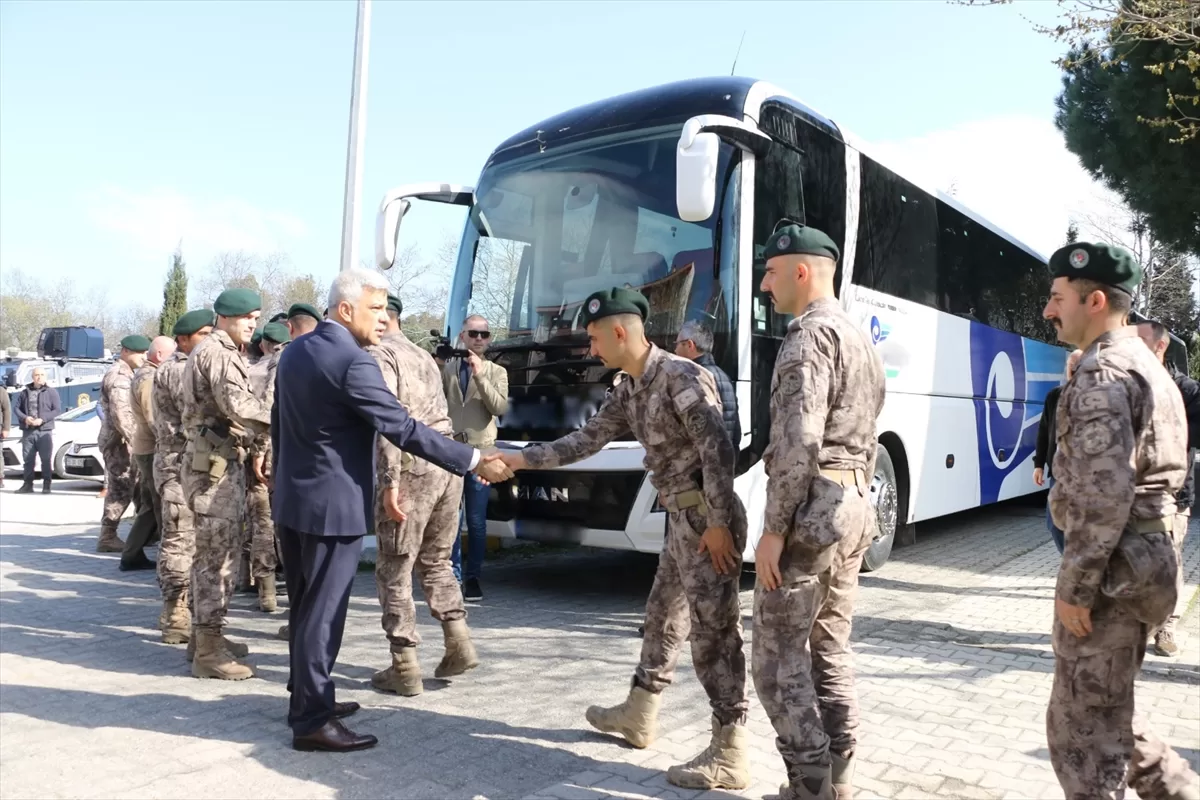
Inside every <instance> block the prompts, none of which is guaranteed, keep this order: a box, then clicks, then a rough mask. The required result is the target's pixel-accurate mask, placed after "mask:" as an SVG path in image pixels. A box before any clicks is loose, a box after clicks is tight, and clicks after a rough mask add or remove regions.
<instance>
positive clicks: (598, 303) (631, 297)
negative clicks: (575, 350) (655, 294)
mask: <svg viewBox="0 0 1200 800" xmlns="http://www.w3.org/2000/svg"><path fill="white" fill-rule="evenodd" d="M617 314H637V315H638V316H639V317H641V318H642V319H643V320H644V319H646V317H648V316H650V301H648V300H647V299H646V296H645V295H643V294H642V293H641V292H637V291H634V290H633V289H622V288H619V287H613V288H612V289H605V290H604V291H602V292H593V293H592V294H590V295H588V299H587V300H585V301H584V302H583V320H582V321H583V325H584V327H587V326H588V325H589V324H591V323H593V322H595V321H596V320H598V319H603V318H604V317H611V316H615V315H617Z"/></svg>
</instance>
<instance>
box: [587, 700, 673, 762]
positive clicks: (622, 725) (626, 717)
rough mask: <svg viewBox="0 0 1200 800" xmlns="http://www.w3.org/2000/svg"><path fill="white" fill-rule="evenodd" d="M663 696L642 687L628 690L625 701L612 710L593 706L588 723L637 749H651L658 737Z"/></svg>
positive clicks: (589, 712)
mask: <svg viewBox="0 0 1200 800" xmlns="http://www.w3.org/2000/svg"><path fill="white" fill-rule="evenodd" d="M661 701H662V696H661V695H657V694H654V693H653V692H648V691H646V690H645V689H643V688H642V687H640V686H634V687H632V688H631V689H630V690H629V696H628V697H627V698H625V702H623V703H621V704H620V705H618V706H613V707H611V708H604V707H602V706H591V707H590V708H588V710H587V714H586V717H587V721H588V723H589V724H590V725H591V726H592V727H593V728H595V729H596V730H598V731H603V732H604V733H619V734H621V736H623V737H625V741H627V742H629V743H630V744H631V745H633V746H634V747H637V748H643V747H648V746H649V745H650V744H651V742H653V741H654V739H655V738H656V737H657V735H658V706H659V703H660V702H661Z"/></svg>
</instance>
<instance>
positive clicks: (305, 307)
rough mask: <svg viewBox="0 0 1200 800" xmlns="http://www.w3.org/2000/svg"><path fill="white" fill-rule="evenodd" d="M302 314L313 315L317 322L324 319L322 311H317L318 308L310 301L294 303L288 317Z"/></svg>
mask: <svg viewBox="0 0 1200 800" xmlns="http://www.w3.org/2000/svg"><path fill="white" fill-rule="evenodd" d="M300 316H309V317H312V318H313V319H315V320H316V321H317V322H320V321H321V320H322V316H321V312H320V311H317V309H315V308H314V307H312V306H310V305H309V304H308V303H292V307H291V308H289V309H288V312H287V318H288V319H292V318H293V317H300Z"/></svg>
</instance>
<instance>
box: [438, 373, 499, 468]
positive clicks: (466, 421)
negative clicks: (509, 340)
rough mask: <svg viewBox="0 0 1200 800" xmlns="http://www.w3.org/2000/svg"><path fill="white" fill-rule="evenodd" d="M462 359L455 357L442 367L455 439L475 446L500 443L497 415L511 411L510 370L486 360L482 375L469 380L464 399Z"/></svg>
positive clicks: (443, 385) (443, 383) (489, 445)
mask: <svg viewBox="0 0 1200 800" xmlns="http://www.w3.org/2000/svg"><path fill="white" fill-rule="evenodd" d="M460 361H461V359H457V358H452V359H450V360H449V361H447V362H446V366H444V367H442V387H443V388H444V389H445V390H446V404H447V405H448V406H449V408H450V422H451V424H453V425H454V433H455V437H454V438H456V439H458V440H459V441H465V442H466V443H467V444H469V445H471V446H472V447H491V446H492V445H493V444H495V443H496V417H499V416H502V415H503V414H505V413H506V412H507V411H508V372H507V370H505V369H504V367H502V366H500V365H499V364H495V363H493V362H491V361H488V360H486V359H485V360H484V362H483V368H482V369H481V370H480V371H479V374H478V375H472V376H471V377H470V379H469V380H468V381H467V396H466V398H465V399H464V398H463V393H462V386H461V385H460V384H459V380H458V365H459V362H460Z"/></svg>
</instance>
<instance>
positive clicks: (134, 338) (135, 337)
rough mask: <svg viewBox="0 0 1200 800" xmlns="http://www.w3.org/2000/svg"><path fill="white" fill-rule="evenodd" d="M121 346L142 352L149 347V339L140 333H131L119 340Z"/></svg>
mask: <svg viewBox="0 0 1200 800" xmlns="http://www.w3.org/2000/svg"><path fill="white" fill-rule="evenodd" d="M121 347H123V348H124V349H126V350H132V351H133V352H135V353H144V352H146V351H147V350H149V349H150V340H149V339H147V338H146V337H145V336H142V335H141V334H140V333H131V334H130V335H129V336H126V337H125V338H124V339H122V340H121Z"/></svg>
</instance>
